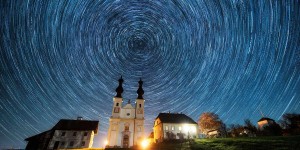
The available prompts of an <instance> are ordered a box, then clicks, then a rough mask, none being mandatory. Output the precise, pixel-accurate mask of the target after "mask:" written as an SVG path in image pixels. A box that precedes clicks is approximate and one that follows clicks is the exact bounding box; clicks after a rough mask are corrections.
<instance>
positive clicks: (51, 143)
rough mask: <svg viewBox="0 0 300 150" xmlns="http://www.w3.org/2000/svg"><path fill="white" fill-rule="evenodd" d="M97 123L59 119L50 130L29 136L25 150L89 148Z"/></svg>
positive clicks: (80, 119) (95, 132) (96, 129)
mask: <svg viewBox="0 0 300 150" xmlns="http://www.w3.org/2000/svg"><path fill="white" fill-rule="evenodd" d="M97 132H98V121H90V120H82V118H81V117H79V118H78V119H77V120H67V119H61V120H60V121H59V122H58V123H57V124H56V125H55V126H54V127H53V128H52V129H50V130H48V131H45V132H42V133H40V134H37V135H34V136H31V137H29V138H27V139H25V141H28V144H27V146H26V149H28V150H36V149H58V148H59V149H64V148H91V147H92V145H93V138H94V135H95V134H97Z"/></svg>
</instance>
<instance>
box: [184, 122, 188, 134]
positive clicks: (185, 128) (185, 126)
mask: <svg viewBox="0 0 300 150" xmlns="http://www.w3.org/2000/svg"><path fill="white" fill-rule="evenodd" d="M183 130H184V131H185V132H188V131H189V126H188V125H186V124H184V125H183Z"/></svg>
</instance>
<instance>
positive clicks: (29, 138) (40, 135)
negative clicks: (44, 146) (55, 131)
mask: <svg viewBox="0 0 300 150" xmlns="http://www.w3.org/2000/svg"><path fill="white" fill-rule="evenodd" d="M51 133H52V131H51V130H48V131H45V132H42V133H40V134H37V135H33V136H31V137H28V138H26V139H25V141H30V140H35V139H41V137H43V136H44V135H46V134H51Z"/></svg>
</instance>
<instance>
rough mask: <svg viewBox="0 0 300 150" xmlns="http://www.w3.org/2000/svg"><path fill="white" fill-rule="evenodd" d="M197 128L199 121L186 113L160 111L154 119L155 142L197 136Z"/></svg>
mask: <svg viewBox="0 0 300 150" xmlns="http://www.w3.org/2000/svg"><path fill="white" fill-rule="evenodd" d="M197 128H198V125H197V123H196V122H195V121H194V120H193V119H191V118H190V117H188V116H186V115H185V114H179V113H160V114H159V115H158V116H157V117H156V119H155V121H154V127H153V132H154V142H156V143H157V142H163V141H164V140H174V139H192V138H196V137H197V135H198V130H197Z"/></svg>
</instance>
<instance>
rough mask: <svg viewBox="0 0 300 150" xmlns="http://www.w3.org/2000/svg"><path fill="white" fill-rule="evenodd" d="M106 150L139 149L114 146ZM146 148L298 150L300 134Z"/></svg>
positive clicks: (173, 143)
mask: <svg viewBox="0 0 300 150" xmlns="http://www.w3.org/2000/svg"><path fill="white" fill-rule="evenodd" d="M89 150H92V149H89ZM95 150H96V149H95ZM97 150H98V149H97ZM108 150H141V149H140V148H130V149H120V148H114V149H108ZM147 150H300V136H275V137H252V138H249V137H244V138H216V139H196V140H194V141H191V142H190V143H188V142H185V143H178V142H169V143H160V144H151V145H150V146H149V147H148V148H147Z"/></svg>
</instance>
